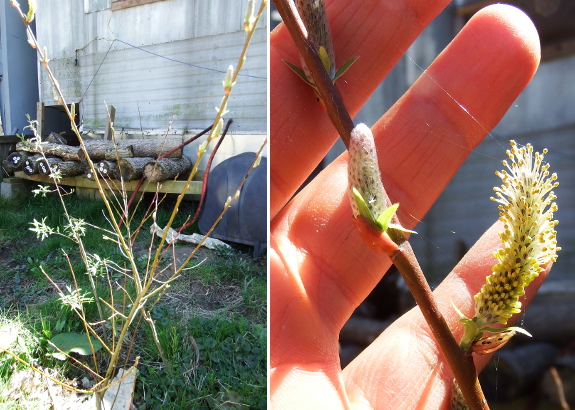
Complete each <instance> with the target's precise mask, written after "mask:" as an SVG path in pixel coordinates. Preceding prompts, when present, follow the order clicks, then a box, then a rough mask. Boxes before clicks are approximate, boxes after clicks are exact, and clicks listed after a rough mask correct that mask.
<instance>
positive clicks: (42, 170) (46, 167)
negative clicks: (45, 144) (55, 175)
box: [36, 157, 62, 175]
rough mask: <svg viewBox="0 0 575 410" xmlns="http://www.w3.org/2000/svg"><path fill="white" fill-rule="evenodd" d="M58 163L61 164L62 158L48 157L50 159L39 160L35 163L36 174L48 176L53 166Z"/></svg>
mask: <svg viewBox="0 0 575 410" xmlns="http://www.w3.org/2000/svg"><path fill="white" fill-rule="evenodd" d="M58 162H62V158H59V157H50V158H46V159H44V158H40V159H39V160H38V161H36V164H37V165H38V173H39V174H42V175H50V174H51V173H52V170H53V168H52V167H53V166H54V165H55V164H57V163H58Z"/></svg>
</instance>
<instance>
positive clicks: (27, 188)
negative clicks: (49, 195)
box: [1, 178, 34, 199]
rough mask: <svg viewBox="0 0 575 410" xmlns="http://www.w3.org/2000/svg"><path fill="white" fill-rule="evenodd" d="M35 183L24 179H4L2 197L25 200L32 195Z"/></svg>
mask: <svg viewBox="0 0 575 410" xmlns="http://www.w3.org/2000/svg"><path fill="white" fill-rule="evenodd" d="M33 186H34V181H28V180H26V179H22V178H4V180H3V182H2V187H1V190H2V197H4V198H6V199H18V198H23V197H25V196H28V195H30V194H31V191H32V189H33Z"/></svg>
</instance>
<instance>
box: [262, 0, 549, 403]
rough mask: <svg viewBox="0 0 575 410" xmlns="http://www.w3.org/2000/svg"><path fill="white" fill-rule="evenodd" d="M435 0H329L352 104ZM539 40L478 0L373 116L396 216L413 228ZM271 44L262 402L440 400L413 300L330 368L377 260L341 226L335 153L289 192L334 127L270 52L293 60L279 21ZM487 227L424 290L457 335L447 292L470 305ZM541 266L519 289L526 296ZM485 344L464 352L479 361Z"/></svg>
mask: <svg viewBox="0 0 575 410" xmlns="http://www.w3.org/2000/svg"><path fill="white" fill-rule="evenodd" d="M445 3H447V2H446V1H442V2H436V1H419V2H416V3H413V4H414V6H411V8H410V5H408V4H407V3H403V2H395V3H393V5H394V7H395V8H390V6H389V5H390V4H391V3H390V2H382V1H373V2H371V1H369V2H368V1H363V2H355V3H354V2H350V1H345V0H334V1H332V2H329V4H328V13H329V16H330V24H331V29H332V35H333V37H334V46H335V52H336V60H337V63H338V66H339V65H340V64H341V62H344V61H347V60H348V59H349V58H351V57H354V56H360V58H359V60H358V61H357V62H356V63H355V64H354V65H353V67H352V68H351V69H350V70H349V72H348V73H346V74H345V76H344V77H342V78H341V79H340V80H339V81H338V83H337V86H338V89H339V90H340V92H341V94H342V96H343V100H344V101H345V102H346V104H347V107H348V110H349V112H350V114H351V115H352V117H353V115H355V113H356V112H357V111H358V110H359V108H360V107H361V105H362V104H363V103H364V102H365V100H366V99H367V97H368V96H369V95H370V94H371V93H372V92H373V90H374V89H375V87H376V86H377V85H378V84H379V83H380V81H381V80H382V78H383V77H384V76H385V75H386V74H387V73H388V72H389V71H390V70H391V68H392V67H393V65H394V64H395V63H396V62H397V60H398V59H399V58H400V57H401V55H402V54H403V52H404V51H405V50H406V49H407V48H408V46H409V44H411V42H412V41H413V40H414V39H415V38H416V37H417V35H419V33H420V31H421V30H422V29H423V28H424V27H425V26H426V25H427V23H428V22H429V21H430V20H431V19H433V18H434V17H435V15H436V14H438V13H439V11H440V10H441V9H442V8H443V7H444V6H445ZM415 4H417V5H415ZM386 6H387V8H386ZM538 44H539V41H538V37H537V34H536V31H535V29H534V27H533V25H532V24H531V22H530V21H529V20H528V19H527V17H525V16H524V15H523V14H522V13H521V12H519V11H517V10H516V9H514V8H512V7H510V6H501V5H498V6H491V7H489V8H487V9H484V10H483V11H481V12H480V13H478V14H477V15H476V16H475V17H474V18H473V19H472V20H471V21H470V22H469V24H468V25H467V26H466V27H465V28H464V29H463V30H462V31H461V32H460V33H459V35H458V36H457V38H456V39H455V40H454V41H453V42H452V44H450V45H449V46H448V48H447V49H446V50H445V51H444V52H443V53H442V54H441V55H440V56H439V57H438V58H437V59H436V60H435V62H434V63H433V64H432V65H431V67H429V69H428V70H427V71H426V74H424V75H422V76H421V78H420V79H419V80H418V81H417V82H416V83H415V84H414V85H413V86H412V87H411V88H410V90H409V91H408V92H407V93H406V94H405V95H404V96H403V97H402V98H401V99H400V100H399V101H398V102H397V104H396V105H395V106H394V107H392V109H390V110H389V111H388V113H386V114H385V115H384V116H383V117H382V118H381V119H380V120H379V121H378V122H377V123H376V124H375V125H374V126H373V127H372V130H373V133H374V137H375V140H376V144H377V145H378V155H379V163H380V168H381V172H382V179H383V182H384V185H385V188H386V191H387V193H388V194H389V196H390V197H391V200H392V202H394V203H395V202H399V203H400V204H401V206H400V208H399V212H398V216H399V219H400V221H401V223H402V225H403V226H405V227H406V228H413V227H414V226H415V224H416V222H417V221H418V220H419V219H421V218H422V217H423V215H424V214H425V212H427V210H428V209H429V208H430V207H431V205H432V204H433V202H434V201H435V200H436V198H437V197H438V196H439V194H440V193H441V191H442V190H443V188H444V187H445V186H446V184H447V183H448V182H449V180H450V179H451V177H452V176H453V175H454V174H455V172H456V171H457V169H458V168H459V166H460V165H461V164H462V163H463V161H464V160H465V158H466V157H467V155H468V154H469V153H470V152H471V151H472V150H473V149H474V148H475V147H476V146H477V145H478V144H479V143H480V142H481V140H482V139H483V137H484V136H485V134H486V133H487V131H488V130H490V129H491V128H493V127H494V126H495V124H497V122H498V121H499V120H500V119H501V117H502V116H503V115H504V114H505V112H506V110H507V108H508V107H509V106H510V104H511V103H512V102H513V101H514V100H515V98H516V97H517V95H518V94H519V93H520V92H521V90H522V89H523V88H524V87H525V86H526V85H527V83H528V82H529V80H530V79H531V77H532V76H533V74H534V72H535V70H536V68H537V65H538V62H539V45H538ZM270 58H271V61H270V64H271V65H270V68H271V73H272V77H271V98H272V99H271V111H270V115H271V144H270V149H271V156H270V158H271V159H272V160H271V171H270V176H271V178H270V188H271V189H270V196H271V199H270V208H271V210H270V217H271V218H272V222H271V252H270V267H271V272H270V301H271V308H270V323H271V326H270V345H271V353H270V362H271V373H270V384H271V403H272V406H273V407H274V408H286V409H302V408H313V409H318V408H329V409H335V408H346V407H351V406H353V407H357V408H362V407H366V408H390V409H391V408H393V409H415V408H430V409H437V408H447V407H448V401H449V393H450V388H451V383H452V379H453V375H452V373H451V370H450V369H449V367H448V366H447V363H446V361H445V359H444V357H443V355H442V354H441V352H440V351H439V349H438V347H437V345H436V343H435V340H434V338H433V336H432V334H431V331H430V329H429V328H428V326H427V324H426V323H425V321H424V320H423V317H422V316H421V314H420V312H419V309H418V308H415V309H414V310H412V311H410V312H409V313H407V314H406V315H404V316H403V317H402V318H400V319H399V320H398V321H396V322H395V323H394V324H393V325H392V326H391V327H390V328H389V329H388V330H386V331H385V332H384V333H383V334H382V335H381V336H380V337H379V338H378V339H377V340H376V341H375V342H374V343H373V344H372V345H371V346H369V347H368V348H367V349H366V350H365V351H364V352H363V353H362V354H361V355H360V356H359V357H358V358H357V359H356V360H354V361H353V362H352V363H351V364H350V365H349V366H347V367H346V369H345V370H343V371H342V370H341V368H340V364H339V356H338V336H339V331H340V329H341V327H342V326H343V324H344V323H345V321H346V320H347V319H348V318H349V316H350V315H351V313H352V312H353V310H354V309H355V308H356V307H357V306H358V305H359V304H360V303H361V301H363V299H365V297H366V296H367V295H368V294H369V292H370V291H371V290H372V289H373V287H374V286H375V285H376V284H377V282H378V281H379V280H380V279H381V277H382V275H383V274H384V273H385V272H386V271H387V269H388V268H389V266H390V261H389V259H388V258H387V257H386V256H382V255H377V254H375V253H373V252H371V251H370V250H369V249H368V248H367V247H366V246H365V245H364V244H363V242H362V240H361V239H360V236H359V234H358V233H357V232H356V230H355V228H354V224H353V222H352V214H351V208H350V205H349V203H348V198H347V194H346V189H347V154H343V155H342V156H340V157H339V158H338V159H337V160H336V161H335V162H334V163H332V164H331V165H330V166H329V167H328V168H327V169H325V170H324V171H323V172H322V173H321V174H320V175H319V176H318V177H316V178H315V179H314V180H313V181H312V182H311V183H310V184H309V185H308V186H307V187H306V188H305V189H304V190H303V191H302V192H300V193H299V194H298V195H297V196H296V197H295V198H294V199H293V200H291V201H290V198H291V197H292V195H293V193H294V192H295V190H296V189H297V188H298V187H299V186H300V184H301V183H302V182H303V181H304V180H305V178H306V177H307V176H308V175H309V174H310V173H311V171H312V170H313V169H314V168H315V166H316V164H317V163H318V162H319V161H320V160H321V158H322V157H323V156H324V155H325V153H326V152H327V150H328V149H329V148H330V147H331V145H332V144H333V142H334V141H335V139H336V138H337V135H336V134H335V131H334V130H333V127H332V126H331V124H330V123H329V120H328V118H327V116H326V115H325V113H323V112H322V111H321V110H320V109H319V107H318V106H317V105H316V102H315V100H314V98H313V92H312V90H311V89H310V88H309V86H307V85H306V84H305V83H303V82H302V81H301V80H300V79H299V78H297V76H295V75H294V74H293V73H292V72H291V71H290V70H289V69H288V68H287V67H286V66H285V65H284V63H283V62H282V59H286V60H289V61H299V57H298V55H297V50H296V49H295V47H294V45H293V42H292V41H291V39H290V38H289V34H288V33H287V30H283V29H281V28H280V29H279V30H276V31H274V33H273V34H272V37H271V56H270ZM462 107H464V108H465V109H463V108H462ZM438 135H440V136H441V138H438V137H437V136H438ZM288 201H289V202H288ZM497 230H498V229H497V226H496V225H495V226H494V227H492V228H491V229H489V230H488V231H487V232H486V233H485V234H484V235H483V237H482V238H481V239H480V240H479V241H478V242H477V243H476V245H475V246H474V247H473V248H472V249H471V250H470V251H469V252H468V254H467V255H466V256H465V258H464V259H463V260H462V261H461V262H460V263H459V264H458V266H457V267H456V268H455V269H454V271H453V272H452V273H451V274H450V275H449V276H448V277H447V278H446V279H445V280H444V282H443V283H442V284H441V286H439V287H438V288H437V290H436V291H435V292H434V295H435V297H436V299H437V301H438V303H439V305H440V309H441V311H442V313H443V314H444V316H445V318H446V320H447V322H448V323H449V325H450V327H451V329H453V330H454V332H455V336H456V338H457V339H459V337H460V336H461V331H462V327H461V325H460V324H459V322H458V321H457V319H458V316H457V314H456V313H455V311H454V310H453V308H452V306H451V303H452V302H453V303H454V304H455V305H456V306H458V308H460V310H461V311H462V312H463V313H464V314H466V315H470V314H471V312H472V310H473V295H474V294H475V293H477V292H478V290H479V289H480V287H481V285H482V284H483V283H484V281H485V277H486V276H487V275H488V274H489V273H490V272H491V267H492V266H493V264H494V263H495V259H494V258H493V256H492V252H493V251H494V250H495V249H496V248H497V247H498V246H499V238H498V235H497ZM544 276H545V275H541V276H540V277H539V278H538V279H537V282H536V283H534V284H532V285H531V286H529V287H528V288H527V289H526V292H527V295H526V299H525V302H526V303H527V302H528V301H529V300H530V299H531V297H532V296H533V295H534V293H535V291H536V290H537V288H538V285H539V284H540V283H541V281H542V280H543V278H544ZM489 357H490V356H486V357H481V358H479V359H477V360H476V364H477V366H478V368H481V367H482V366H483V365H484V364H485V363H486V362H487V360H488V359H489Z"/></svg>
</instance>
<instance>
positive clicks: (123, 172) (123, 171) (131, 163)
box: [114, 157, 153, 181]
mask: <svg viewBox="0 0 575 410" xmlns="http://www.w3.org/2000/svg"><path fill="white" fill-rule="evenodd" d="M152 160H153V158H149V157H148V158H139V157H137V158H120V159H119V160H118V163H117V165H116V169H115V170H114V178H116V179H122V180H123V181H132V180H134V179H140V178H141V177H142V174H143V172H144V167H145V166H146V164H147V163H148V162H151V161H152Z"/></svg>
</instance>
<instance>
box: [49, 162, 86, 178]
mask: <svg viewBox="0 0 575 410" xmlns="http://www.w3.org/2000/svg"><path fill="white" fill-rule="evenodd" d="M86 168H88V162H86V161H61V162H58V163H56V164H54V166H53V172H58V173H59V174H60V176H61V177H62V178H67V177H75V176H78V175H82V174H83V173H84V172H85V171H86Z"/></svg>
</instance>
